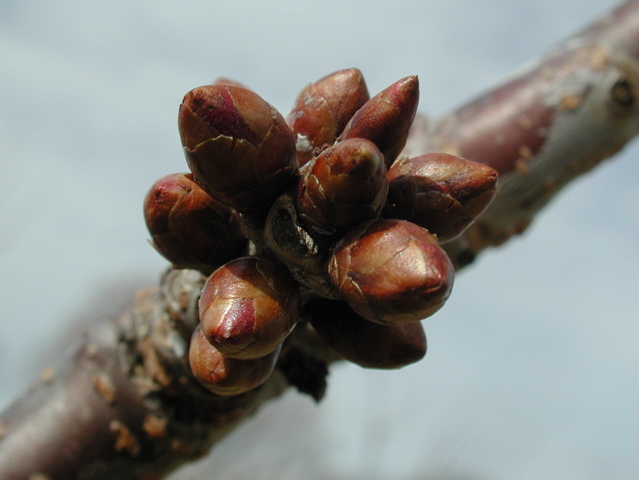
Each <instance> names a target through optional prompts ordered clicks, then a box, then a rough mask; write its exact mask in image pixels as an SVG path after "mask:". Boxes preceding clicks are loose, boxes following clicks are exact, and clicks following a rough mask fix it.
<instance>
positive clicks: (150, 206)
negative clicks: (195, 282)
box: [144, 174, 246, 275]
mask: <svg viewBox="0 0 639 480" xmlns="http://www.w3.org/2000/svg"><path fill="white" fill-rule="evenodd" d="M144 217H145V220H146V225H147V227H148V229H149V232H150V233H151V238H152V244H153V246H154V247H155V248H156V250H158V252H160V253H161V254H162V255H163V256H164V257H165V258H166V259H167V260H169V261H170V262H171V263H173V265H174V266H175V267H177V268H192V269H195V270H199V271H201V272H202V273H204V274H205V275H208V274H209V273H211V272H212V271H213V270H215V269H216V268H217V267H219V266H220V265H222V264H224V263H225V262H227V261H228V260H231V259H232V258H235V257H237V256H238V255H240V254H241V252H242V250H243V249H244V247H245V245H246V238H245V237H244V235H243V234H242V231H241V227H240V223H239V220H238V218H237V216H236V215H235V213H234V212H233V211H232V210H231V209H229V208H228V207H227V206H226V205H223V204H221V203H220V202H218V201H217V200H215V199H213V198H211V197H210V196H209V195H207V194H206V192H204V190H202V189H201V188H200V187H199V186H198V185H197V184H196V183H195V182H194V181H193V180H192V178H191V175H185V174H174V175H167V176H165V177H163V178H161V179H160V180H158V181H157V182H156V183H155V184H154V185H153V187H151V189H150V190H149V192H148V194H147V196H146V198H145V200H144Z"/></svg>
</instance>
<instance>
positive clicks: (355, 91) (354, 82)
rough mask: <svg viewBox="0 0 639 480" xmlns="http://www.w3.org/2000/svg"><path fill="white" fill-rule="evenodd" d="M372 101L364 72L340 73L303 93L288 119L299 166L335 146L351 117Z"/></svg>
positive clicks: (319, 82) (310, 86) (355, 70)
mask: <svg viewBox="0 0 639 480" xmlns="http://www.w3.org/2000/svg"><path fill="white" fill-rule="evenodd" d="M368 99H369V94H368V89H367V88H366V83H365V82H364V77H363V76H362V72H360V71H359V70H358V69H356V68H350V69H347V70H340V71H338V72H335V73H333V74H331V75H328V76H326V77H324V78H322V79H320V80H318V81H317V82H315V83H312V84H311V85H309V86H307V87H306V88H305V89H304V90H302V91H301V92H300V94H299V96H298V97H297V100H296V101H295V105H294V106H293V110H292V111H291V113H290V114H289V116H288V118H287V120H288V124H289V126H290V127H291V130H292V131H293V133H294V134H295V137H296V140H297V156H298V159H299V161H300V164H301V165H303V164H305V163H306V162H308V161H309V160H310V159H311V158H313V156H314V155H315V154H316V153H317V152H318V151H319V150H320V149H321V148H322V147H323V146H325V145H332V144H333V143H334V142H335V139H336V138H337V137H338V135H339V134H340V133H341V131H342V130H343V129H344V127H345V126H346V124H347V123H348V121H349V120H350V118H351V117H352V116H353V115H354V114H355V112H357V110H358V109H359V108H360V107H361V106H362V105H364V103H366V101H367V100H368Z"/></svg>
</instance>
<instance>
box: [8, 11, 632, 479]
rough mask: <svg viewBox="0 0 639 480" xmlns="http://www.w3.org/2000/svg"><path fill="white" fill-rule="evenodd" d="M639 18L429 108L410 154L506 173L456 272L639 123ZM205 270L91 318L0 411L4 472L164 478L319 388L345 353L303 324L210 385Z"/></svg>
mask: <svg viewBox="0 0 639 480" xmlns="http://www.w3.org/2000/svg"><path fill="white" fill-rule="evenodd" d="M638 25H639V1H629V2H627V3H625V4H624V5H622V6H621V7H619V9H617V10H616V11H615V12H613V13H612V14H611V15H610V16H607V17H604V18H602V19H600V20H599V21H598V22H597V23H596V24H594V25H593V26H591V27H589V28H587V29H585V30H584V31H582V32H580V33H578V34H577V35H575V36H574V37H572V38H571V39H569V40H568V41H566V42H564V43H562V44H561V45H559V46H558V47H557V48H556V49H554V50H553V51H551V52H549V53H548V54H546V55H544V56H543V57H542V58H540V59H538V60H537V61H535V62H534V63H533V64H531V65H530V66H529V67H528V68H527V69H525V70H523V71H522V72H520V73H518V74H517V75H516V76H514V77H513V78H512V79H510V80H509V81H507V82H506V83H504V84H503V85H500V86H498V87H496V88H495V89H493V90H491V91H490V92H487V93H485V94H483V95H482V96H480V97H479V98H478V99H477V100H474V101H472V102H470V103H468V104H466V105H465V106H463V107H461V108H460V109H458V110H457V111H455V112H453V113H451V114H450V115H448V116H446V117H444V118H442V119H440V120H437V121H434V120H428V119H426V118H425V117H423V116H420V115H418V117H417V119H416V122H415V124H414V126H413V130H412V135H411V138H410V142H409V144H408V145H407V147H406V149H405V151H404V152H405V153H406V154H410V155H418V154H423V153H427V152H433V151H449V152H453V153H456V154H460V155H462V156H465V157H468V158H470V159H473V160H477V161H480V162H483V163H486V164H488V165H490V166H492V167H493V168H496V169H497V170H499V172H500V174H501V177H500V182H499V187H498V194H497V196H496V198H495V200H494V202H493V204H492V205H491V206H490V207H489V209H488V210H487V211H486V212H485V213H484V214H483V216H482V217H481V218H480V219H479V220H478V221H477V222H476V223H475V224H474V225H473V226H472V227H471V229H470V230H469V231H467V232H466V233H465V234H464V235H463V236H462V237H461V238H458V239H457V240H455V241H454V242H452V243H450V244H447V245H446V249H447V250H448V252H449V254H450V255H451V258H453V260H454V261H455V263H456V266H457V268H458V269H460V268H463V266H464V265H467V264H468V263H470V262H471V261H472V260H473V259H474V258H475V257H476V256H477V255H478V254H479V253H480V252H481V251H482V250H483V249H485V248H487V247H490V246H497V245H500V244H502V243H504V242H505V241H507V240H508V239H509V238H510V237H512V236H513V235H515V234H518V233H521V232H523V231H524V230H525V229H526V228H527V226H528V225H529V224H530V222H531V221H532V219H533V218H534V216H535V215H536V214H537V212H538V211H539V210H540V209H541V208H542V207H543V206H545V205H546V204H547V203H548V201H550V200H551V199H552V197H553V196H554V195H555V194H556V193H557V192H558V191H559V190H560V189H561V187H562V186H564V185H565V184H567V183H568V182H569V181H570V180H572V179H574V178H575V177H577V176H579V175H581V174H583V173H585V172H587V171H589V170H590V169H592V168H593V167H594V166H595V165H597V164H598V163H599V162H600V161H602V160H603V159H605V158H608V157H610V156H612V155H613V154H614V153H616V152H617V151H619V150H620V149H621V148H623V146H624V145H625V144H626V143H627V142H628V141H629V140H631V139H632V138H633V137H634V135H635V134H636V133H637V131H638V129H639V114H638V112H637V107H636V101H635V97H636V93H635V92H637V88H639V63H638V60H639V59H638V58H637V57H638V56H639V28H638ZM203 281H204V278H203V277H202V276H201V275H200V274H199V273H196V272H194V271H190V270H182V271H169V272H167V273H166V274H164V275H163V276H162V279H161V281H160V283H159V285H158V286H156V287H152V288H149V289H146V290H143V291H141V292H140V293H139V294H138V296H137V299H136V301H135V304H134V306H133V307H132V308H131V309H130V310H129V311H127V312H126V313H125V314H124V315H122V316H121V317H119V318H117V319H114V320H112V321H106V322H103V323H101V324H98V325H91V326H89V327H88V329H87V331H86V332H84V333H83V334H82V335H81V336H80V338H79V339H78V342H77V346H76V347H75V348H74V349H73V350H72V351H71V353H70V355H69V356H68V357H67V358H65V359H62V360H61V362H60V364H59V365H58V366H56V367H54V368H51V369H48V370H46V371H45V373H44V374H43V376H42V378H41V379H40V380H39V381H37V382H36V383H35V384H34V385H33V387H32V388H31V389H30V390H29V391H28V392H26V393H25V395H24V396H22V397H20V398H19V399H17V400H16V401H15V403H14V404H13V405H11V406H10V407H9V408H8V409H7V410H6V411H5V412H4V413H3V414H2V416H0V478H2V479H7V480H14V479H15V480H18V479H47V478H49V479H52V480H59V479H71V478H82V479H107V478H140V479H153V478H162V477H163V476H164V475H165V474H167V473H168V472H170V471H172V470H173V469H175V468H177V467H178V466H179V465H180V464H183V463H184V462H188V461H190V460H193V459H195V458H199V457H201V456H202V455H205V454H206V452H207V451H208V450H209V449H210V448H211V447H212V446H213V445H214V444H215V443H216V442H217V441H218V440H219V439H221V438H222V437H224V436H225V435H226V434H227V433H228V432H230V431H232V430H233V428H234V427H235V426H236V425H238V424H239V423H241V422H242V421H243V420H244V419H246V418H247V417H249V416H250V415H251V414H252V413H254V412H255V411H256V410H257V409H258V408H259V407H260V405H262V404H263V403H264V402H266V401H268V400H269V399H273V398H275V397H277V396H278V395H279V394H281V393H282V392H284V391H285V390H286V389H287V388H289V387H290V386H291V385H295V386H296V387H297V388H298V389H300V390H301V391H305V392H307V393H309V394H311V395H312V396H314V397H315V398H317V399H319V398H321V396H322V394H323V391H324V388H325V383H324V376H325V373H326V369H327V368H328V365H329V364H330V363H331V362H332V361H334V360H336V358H335V357H334V356H333V355H332V354H331V353H330V351H329V350H328V349H327V348H325V346H324V345H323V344H321V343H320V342H318V341H317V340H316V339H315V338H314V337H312V336H311V335H309V332H308V330H306V329H305V328H303V327H301V328H298V329H296V331H295V332H294V333H293V335H292V336H291V337H290V338H289V340H288V341H287V343H286V344H285V346H284V349H283V353H282V355H281V358H280V360H279V363H278V367H277V369H276V373H275V374H274V375H273V377H272V378H271V379H270V380H269V381H268V382H267V383H266V384H265V385H264V386H263V387H261V388H259V389H257V390H255V391H252V392H249V393H246V394H243V395H238V396H234V397H217V396H215V395H212V394H210V393H209V392H208V391H206V390H204V389H203V388H202V387H200V386H199V384H198V383H197V382H196V381H194V379H193V378H192V376H191V375H190V372H189V369H188V366H187V365H188V364H187V361H186V352H187V351H188V348H187V347H188V341H189V338H190V334H191V332H192V330H193V329H194V328H195V325H196V324H197V312H196V305H197V298H198V295H199V292H200V288H201V286H202V283H203Z"/></svg>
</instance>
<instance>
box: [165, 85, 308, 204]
mask: <svg viewBox="0 0 639 480" xmlns="http://www.w3.org/2000/svg"><path fill="white" fill-rule="evenodd" d="M178 123H179V128H180V136H181V138H182V145H183V146H184V150H185V153H186V158H187V161H188V164H189V168H190V169H191V171H192V172H193V176H194V178H195V181H196V182H198V183H199V184H200V185H201V186H202V188H204V190H205V191H206V192H207V193H209V194H210V195H211V196H213V197H215V198H217V199H218V200H220V201H221V202H224V203H226V204H227V205H230V206H231V207H233V208H235V209H236V210H238V211H240V212H252V211H258V210H263V209H265V208H268V206H269V205H270V204H271V203H272V202H273V201H274V200H275V199H276V198H277V196H278V195H279V194H280V193H282V191H283V190H285V189H286V188H287V186H288V185H289V184H290V183H291V181H292V180H293V178H294V177H295V173H296V172H297V167H298V164H297V157H296V151H295V139H294V137H293V134H292V133H291V131H290V129H289V128H288V126H287V125H286V121H285V120H284V118H283V117H282V115H280V113H279V112H278V111H277V110H276V109H275V108H274V107H272V106H271V105H269V104H268V103H267V102H266V101H264V100H263V99H262V98H261V97H260V96H259V95H257V94H256V93H253V92H252V91H250V90H247V89H245V88H241V87H237V86H234V85H207V86H204V87H199V88H196V89H194V90H191V91H190V92H189V93H187V94H186V96H185V97H184V100H183V102H182V105H181V106H180V112H179V122H178Z"/></svg>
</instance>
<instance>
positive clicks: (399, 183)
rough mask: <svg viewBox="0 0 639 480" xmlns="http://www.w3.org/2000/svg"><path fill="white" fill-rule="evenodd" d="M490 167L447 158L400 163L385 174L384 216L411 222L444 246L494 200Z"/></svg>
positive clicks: (494, 174) (493, 173)
mask: <svg viewBox="0 0 639 480" xmlns="http://www.w3.org/2000/svg"><path fill="white" fill-rule="evenodd" d="M497 177H498V174H497V172H496V171H495V170H493V169H492V168H490V167H488V166H486V165H482V164H480V163H477V162H473V161H471V160H466V159H464V158H460V157H457V156H454V155H449V154H445V153H429V154H426V155H421V156H419V157H415V158H403V159H400V160H398V161H397V162H395V163H394V164H393V166H392V167H391V168H390V170H389V172H388V178H389V180H390V187H389V194H388V203H387V206H386V208H385V210H384V216H386V217H389V218H401V219H404V220H410V221H411V222H414V223H416V224H418V225H420V226H422V227H424V228H426V229H428V231H429V232H431V233H432V234H435V235H437V238H438V240H439V241H440V242H446V241H449V240H452V239H454V238H455V237H457V236H458V235H460V234H461V233H462V232H463V231H464V230H465V229H466V228H468V226H469V225H470V224H471V223H472V222H473V221H474V220H475V218H477V216H479V215H480V214H481V213H482V212H483V211H484V210H485V209H486V207H487V206H488V205H489V204H490V202H491V201H492V199H493V197H494V196H495V191H496V185H497Z"/></svg>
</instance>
